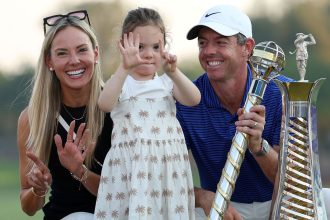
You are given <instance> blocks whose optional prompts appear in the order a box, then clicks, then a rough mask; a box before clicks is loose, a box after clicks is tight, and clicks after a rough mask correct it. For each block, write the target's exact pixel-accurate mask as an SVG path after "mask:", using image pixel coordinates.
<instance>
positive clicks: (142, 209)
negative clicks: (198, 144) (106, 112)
mask: <svg viewBox="0 0 330 220" xmlns="http://www.w3.org/2000/svg"><path fill="white" fill-rule="evenodd" d="M172 88H173V84H172V81H171V80H170V79H169V77H168V76H167V75H166V74H163V75H162V76H160V77H158V76H157V75H156V76H155V78H154V79H152V80H149V81H143V82H142V81H136V80H134V79H133V78H132V77H130V76H128V78H127V79H126V81H125V84H124V86H123V90H122V94H121V97H120V99H119V103H118V105H117V106H116V108H115V109H114V110H113V111H112V112H111V117H112V119H113V121H114V129H113V131H112V136H111V143H112V147H111V149H110V151H109V152H108V154H107V156H106V158H105V160H104V164H103V169H102V174H101V180H100V186H99V190H98V197H97V202H96V207H95V214H94V219H116V220H117V219H134V220H135V219H136V220H142V219H143V220H145V219H150V220H162V219H163V220H176V219H178V220H188V219H190V220H193V219H195V216H194V204H195V199H194V189H193V180H192V173H191V168H190V163H189V158H188V151H187V147H186V145H185V139H184V136H183V133H182V129H181V126H180V124H179V122H178V121H177V119H176V106H175V101H174V99H173V96H172Z"/></svg>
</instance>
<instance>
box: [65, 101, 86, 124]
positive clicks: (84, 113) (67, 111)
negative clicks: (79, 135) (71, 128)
mask: <svg viewBox="0 0 330 220" xmlns="http://www.w3.org/2000/svg"><path fill="white" fill-rule="evenodd" d="M63 108H64V110H65V111H66V113H68V115H69V116H70V117H71V118H72V119H73V120H75V121H79V120H81V119H83V118H84V117H85V115H86V111H87V107H85V110H84V112H83V114H82V116H81V117H79V118H75V117H73V116H72V115H71V113H70V112H69V110H68V109H67V108H66V107H65V105H63Z"/></svg>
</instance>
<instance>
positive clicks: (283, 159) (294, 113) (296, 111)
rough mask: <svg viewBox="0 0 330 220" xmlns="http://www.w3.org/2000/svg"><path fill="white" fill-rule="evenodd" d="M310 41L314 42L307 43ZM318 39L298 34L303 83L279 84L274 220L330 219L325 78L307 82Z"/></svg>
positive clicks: (297, 42) (297, 49) (299, 66)
mask: <svg viewBox="0 0 330 220" xmlns="http://www.w3.org/2000/svg"><path fill="white" fill-rule="evenodd" d="M307 38H310V39H311V40H310V41H306V39H307ZM315 43H316V42H315V39H314V37H313V36H312V35H311V34H309V35H304V34H302V33H298V34H297V39H296V40H295V41H294V44H295V46H296V51H295V53H296V61H297V68H298V72H299V75H300V80H299V81H296V82H280V81H276V80H275V82H276V83H277V85H278V86H279V88H280V90H281V93H282V96H283V111H284V112H283V114H284V115H283V132H282V134H283V135H282V137H281V142H280V157H279V168H278V171H279V173H278V176H277V178H276V180H275V184H274V195H273V201H272V211H271V214H270V219H273V220H277V219H292V220H294V219H306V220H307V219H314V220H316V219H319V220H324V219H327V217H326V212H325V204H324V199H323V195H322V194H321V190H322V182H321V173H320V165H319V151H318V141H317V116H316V113H317V111H316V110H317V109H316V99H317V95H318V91H319V89H320V86H321V84H322V83H323V82H324V80H325V79H324V78H321V79H318V80H316V81H315V82H309V81H308V80H305V74H306V62H307V58H308V53H307V45H311V44H315Z"/></svg>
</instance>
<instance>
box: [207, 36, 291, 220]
mask: <svg viewBox="0 0 330 220" xmlns="http://www.w3.org/2000/svg"><path fill="white" fill-rule="evenodd" d="M284 63H285V56H284V52H283V50H282V49H281V48H280V47H279V46H278V45H277V44H276V43H275V42H273V41H266V42H261V43H259V44H257V45H256V46H255V48H254V52H253V56H252V57H251V59H250V62H249V65H250V68H251V70H252V72H253V80H252V83H251V86H250V90H249V93H248V96H247V99H246V101H245V104H244V111H246V112H249V111H250V109H251V107H252V106H254V105H258V104H260V103H261V101H262V99H263V95H264V92H265V90H266V87H267V84H268V82H269V81H270V80H271V79H273V78H274V77H276V76H277V75H278V73H279V72H280V71H281V70H282V69H283V67H284ZM247 145H248V135H247V134H245V133H243V132H238V131H236V133H235V136H234V138H233V140H232V145H231V148H230V151H229V153H228V155H227V161H226V164H225V166H224V168H223V170H222V175H221V177H220V181H219V183H218V186H217V191H216V194H215V199H214V201H213V205H212V207H211V211H210V215H209V216H208V219H211V220H220V219H223V217H224V214H225V212H226V210H227V206H228V202H229V201H230V198H231V195H232V193H233V191H234V188H235V183H236V180H237V177H238V175H239V171H240V167H241V165H242V162H243V159H244V155H245V151H246V149H247Z"/></svg>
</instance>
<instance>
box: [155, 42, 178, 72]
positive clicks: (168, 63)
mask: <svg viewBox="0 0 330 220" xmlns="http://www.w3.org/2000/svg"><path fill="white" fill-rule="evenodd" d="M159 45H161V47H160V55H161V57H162V59H163V62H162V64H163V70H164V72H165V73H167V74H173V73H174V72H175V70H176V63H177V57H176V56H175V55H172V54H169V53H168V52H167V51H164V45H163V44H162V42H159Z"/></svg>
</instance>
